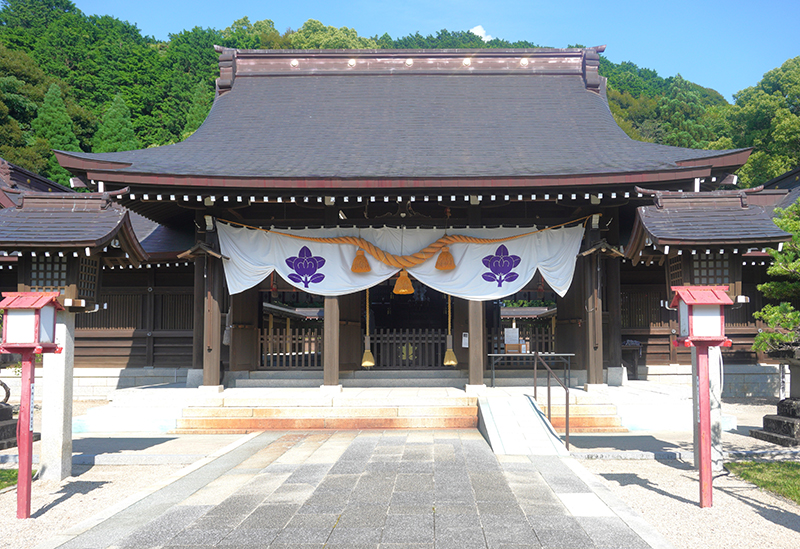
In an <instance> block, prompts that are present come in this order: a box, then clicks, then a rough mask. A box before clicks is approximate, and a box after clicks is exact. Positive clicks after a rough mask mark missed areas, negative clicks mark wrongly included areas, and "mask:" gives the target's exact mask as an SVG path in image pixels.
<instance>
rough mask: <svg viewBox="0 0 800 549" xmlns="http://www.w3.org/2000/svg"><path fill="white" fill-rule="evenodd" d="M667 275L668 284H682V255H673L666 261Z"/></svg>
mask: <svg viewBox="0 0 800 549" xmlns="http://www.w3.org/2000/svg"><path fill="white" fill-rule="evenodd" d="M667 276H668V277H669V286H670V288H671V287H672V286H683V257H682V256H679V255H675V256H672V257H670V258H669V261H668V262H667Z"/></svg>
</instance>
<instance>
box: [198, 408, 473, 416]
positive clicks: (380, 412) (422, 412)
mask: <svg viewBox="0 0 800 549" xmlns="http://www.w3.org/2000/svg"><path fill="white" fill-rule="evenodd" d="M477 412H478V409H477V406H385V407H371V406H370V407H367V406H361V407H345V406H333V407H320V406H308V407H299V406H298V407H292V408H244V407H243V408H238V407H230V406H224V407H191V408H186V409H184V410H183V419H188V418H192V419H195V418H208V419H215V418H247V417H253V418H295V419H302V418H354V417H373V418H379V417H380V418H387V417H457V416H463V417H468V416H474V415H476V414H477Z"/></svg>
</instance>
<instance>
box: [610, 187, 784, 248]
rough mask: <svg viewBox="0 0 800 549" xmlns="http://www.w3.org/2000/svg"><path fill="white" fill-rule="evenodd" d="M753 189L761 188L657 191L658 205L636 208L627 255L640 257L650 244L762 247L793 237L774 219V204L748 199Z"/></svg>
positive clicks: (660, 246)
mask: <svg viewBox="0 0 800 549" xmlns="http://www.w3.org/2000/svg"><path fill="white" fill-rule="evenodd" d="M640 190H644V189H640ZM753 191H757V189H755V190H754V189H748V190H741V191H717V192H712V193H659V192H654V191H653V194H654V195H655V196H654V199H655V201H656V204H657V205H654V206H640V207H638V208H637V209H636V219H635V221H634V224H633V229H632V231H631V236H630V238H629V241H628V245H627V246H626V248H625V255H626V257H628V258H630V259H634V258H636V257H637V256H638V255H639V254H640V252H642V251H643V250H644V249H645V248H646V247H648V246H655V247H657V248H661V249H662V251H663V250H664V249H665V248H666V247H672V248H678V247H693V246H722V245H729V246H730V245H736V246H748V245H758V246H759V247H761V246H764V245H766V246H771V245H774V244H779V243H781V242H787V241H789V240H791V238H792V235H791V234H789V233H786V232H784V231H782V230H781V229H779V228H778V227H777V226H776V225H775V224H774V222H773V221H772V208H771V207H769V206H762V205H758V204H756V205H753V204H749V205H748V204H747V202H746V201H747V200H748V197H749V196H751V195H750V194H749V193H751V192H753ZM665 197H666V198H665Z"/></svg>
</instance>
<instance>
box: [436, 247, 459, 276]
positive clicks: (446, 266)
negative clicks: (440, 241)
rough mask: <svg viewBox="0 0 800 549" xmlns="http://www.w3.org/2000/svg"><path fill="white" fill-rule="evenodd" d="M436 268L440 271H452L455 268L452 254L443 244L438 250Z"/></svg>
mask: <svg viewBox="0 0 800 549" xmlns="http://www.w3.org/2000/svg"><path fill="white" fill-rule="evenodd" d="M436 268H437V269H439V270H440V271H452V270H453V269H455V268H456V262H455V260H454V259H453V254H451V253H450V248H448V247H447V246H444V247H443V248H442V251H441V252H439V257H438V258H437V259H436Z"/></svg>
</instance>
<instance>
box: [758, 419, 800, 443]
mask: <svg viewBox="0 0 800 549" xmlns="http://www.w3.org/2000/svg"><path fill="white" fill-rule="evenodd" d="M764 431H767V432H768V433H775V434H776V435H781V436H784V437H789V438H795V439H798V440H800V418H796V417H785V416H764Z"/></svg>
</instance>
